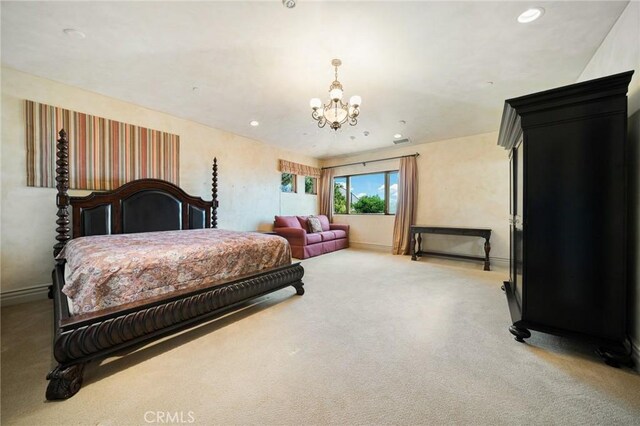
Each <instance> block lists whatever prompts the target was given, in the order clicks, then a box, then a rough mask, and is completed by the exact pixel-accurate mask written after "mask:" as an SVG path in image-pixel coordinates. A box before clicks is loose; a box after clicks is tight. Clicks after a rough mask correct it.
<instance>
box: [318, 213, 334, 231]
mask: <svg viewBox="0 0 640 426" xmlns="http://www.w3.org/2000/svg"><path fill="white" fill-rule="evenodd" d="M318 219H320V225H322V230H323V231H328V230H329V229H331V226H330V225H329V218H328V217H326V216H325V215H323V214H321V215H318Z"/></svg>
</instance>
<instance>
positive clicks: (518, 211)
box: [510, 143, 524, 309]
mask: <svg viewBox="0 0 640 426" xmlns="http://www.w3.org/2000/svg"><path fill="white" fill-rule="evenodd" d="M523 167H524V162H523V150H522V143H520V144H518V145H516V147H515V148H513V150H512V153H511V171H510V173H511V202H510V207H511V215H510V216H511V221H510V222H511V224H510V231H511V232H510V234H511V235H510V236H511V256H510V257H511V262H510V276H511V286H512V288H513V293H514V296H515V299H516V301H517V303H518V306H519V307H520V309H522V308H523V306H522V258H523V257H522V255H523V252H522V248H523V247H522V238H523V232H522V231H523V220H522V211H523V181H522V180H523Z"/></svg>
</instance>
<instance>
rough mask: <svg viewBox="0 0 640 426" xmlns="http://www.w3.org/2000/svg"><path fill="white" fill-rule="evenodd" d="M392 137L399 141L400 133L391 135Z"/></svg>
mask: <svg viewBox="0 0 640 426" xmlns="http://www.w3.org/2000/svg"><path fill="white" fill-rule="evenodd" d="M393 137H394V138H396V139H400V138H401V137H402V135H401V134H400V133H396V134H395V135H393Z"/></svg>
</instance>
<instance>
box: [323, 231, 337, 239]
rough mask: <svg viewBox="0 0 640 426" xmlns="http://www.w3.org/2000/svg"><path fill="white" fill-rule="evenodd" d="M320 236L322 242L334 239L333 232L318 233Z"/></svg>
mask: <svg viewBox="0 0 640 426" xmlns="http://www.w3.org/2000/svg"><path fill="white" fill-rule="evenodd" d="M320 236H321V237H322V241H333V240H335V239H336V234H334V233H333V231H322V232H320Z"/></svg>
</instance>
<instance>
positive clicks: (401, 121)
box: [398, 120, 407, 124]
mask: <svg viewBox="0 0 640 426" xmlns="http://www.w3.org/2000/svg"><path fill="white" fill-rule="evenodd" d="M398 123H400V124H407V122H406V121H404V120H400V121H398Z"/></svg>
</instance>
